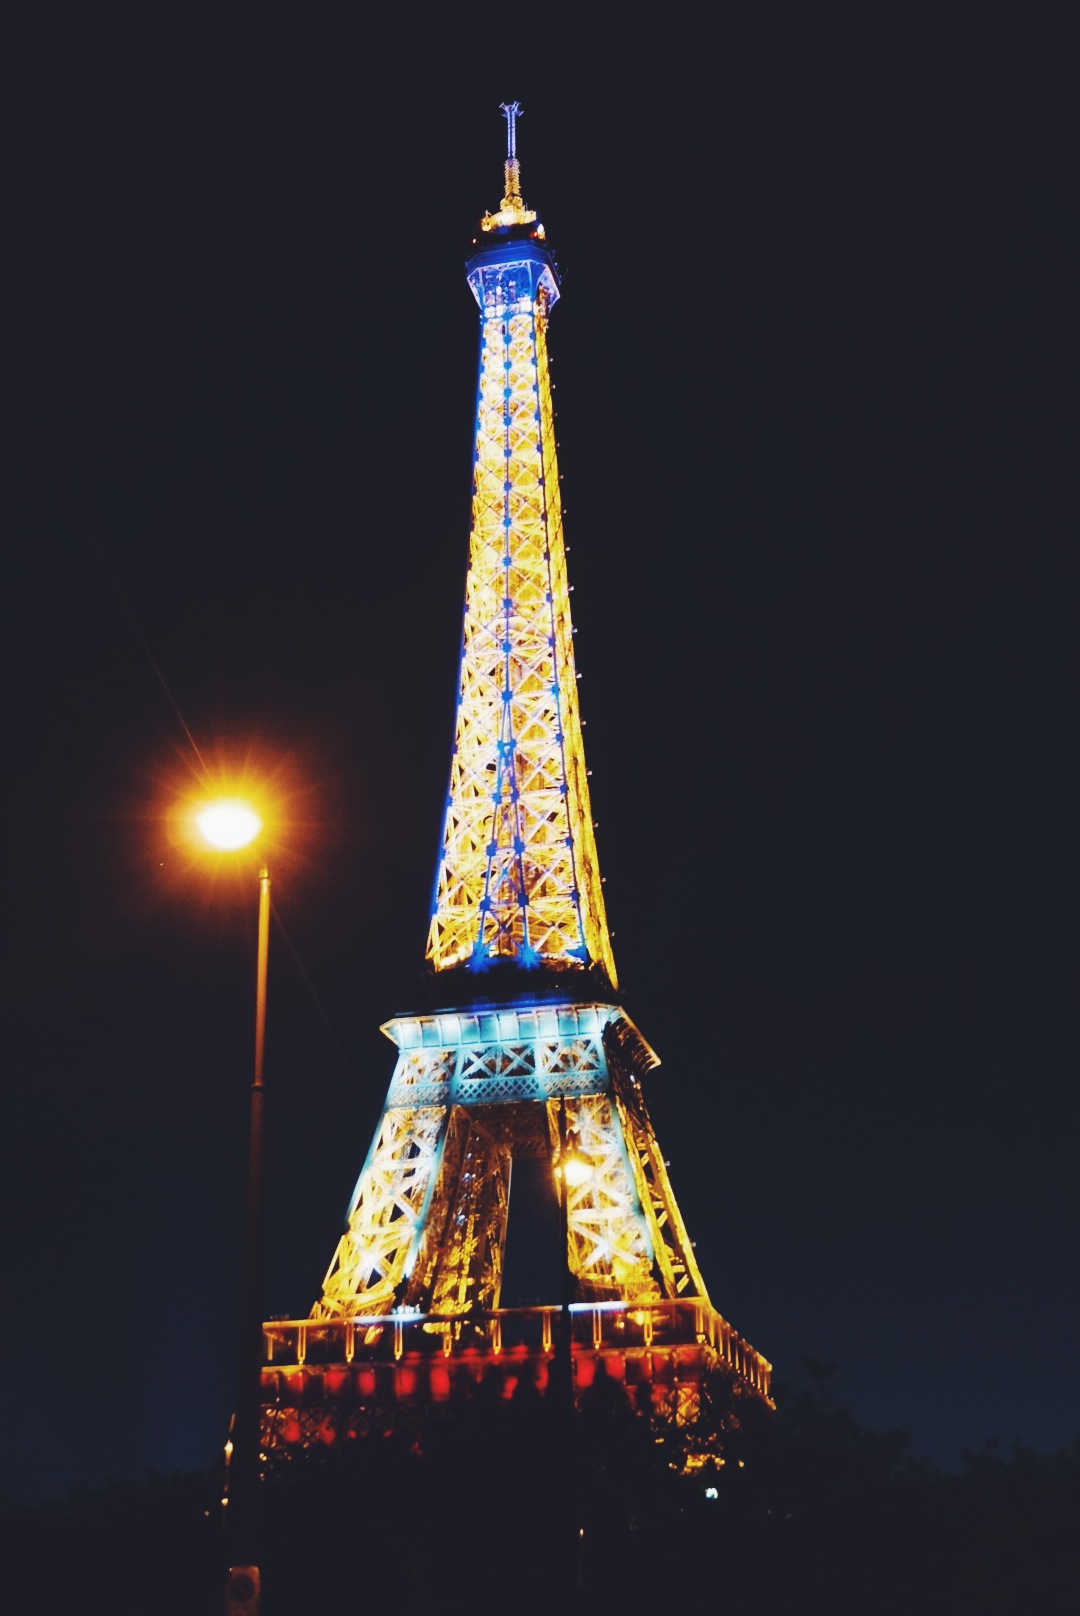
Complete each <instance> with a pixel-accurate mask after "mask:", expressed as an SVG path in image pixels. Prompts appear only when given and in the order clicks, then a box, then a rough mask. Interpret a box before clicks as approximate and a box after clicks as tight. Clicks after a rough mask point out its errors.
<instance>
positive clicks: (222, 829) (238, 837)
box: [195, 800, 262, 853]
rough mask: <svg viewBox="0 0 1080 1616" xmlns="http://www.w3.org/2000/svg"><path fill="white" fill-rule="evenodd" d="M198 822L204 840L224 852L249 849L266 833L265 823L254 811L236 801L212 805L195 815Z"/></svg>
mask: <svg viewBox="0 0 1080 1616" xmlns="http://www.w3.org/2000/svg"><path fill="white" fill-rule="evenodd" d="M195 823H196V825H198V827H199V833H200V835H201V836H202V837H203V839H204V840H205V841H207V842H209V843H210V846H211V847H217V848H220V850H221V851H222V852H223V853H231V852H233V851H234V850H235V849H236V848H238V847H246V846H247V845H248V843H249V842H253V841H254V840H255V838H256V836H257V835H258V834H259V832H260V831H261V830H262V820H261V819H260V818H259V816H258V814H257V813H256V812H255V810H254V808H249V807H248V805H247V803H246V802H236V801H235V800H225V801H222V802H212V803H210V804H209V805H208V806H207V807H206V808H203V809H202V810H201V812H199V813H198V814H196V815H195Z"/></svg>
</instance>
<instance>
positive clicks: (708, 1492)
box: [705, 1487, 720, 1498]
mask: <svg viewBox="0 0 1080 1616" xmlns="http://www.w3.org/2000/svg"><path fill="white" fill-rule="evenodd" d="M705 1497H706V1498H719V1497H720V1494H719V1492H718V1491H717V1490H716V1488H715V1487H706V1489H705Z"/></svg>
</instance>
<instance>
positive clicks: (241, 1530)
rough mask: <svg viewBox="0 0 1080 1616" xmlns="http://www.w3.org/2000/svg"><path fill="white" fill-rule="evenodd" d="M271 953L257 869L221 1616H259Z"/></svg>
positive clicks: (264, 875) (262, 877)
mask: <svg viewBox="0 0 1080 1616" xmlns="http://www.w3.org/2000/svg"><path fill="white" fill-rule="evenodd" d="M269 955H270V872H269V870H268V869H267V867H266V865H265V864H263V865H262V866H261V867H260V869H259V944H258V960H257V964H256V975H255V1064H254V1072H253V1075H252V1080H251V1096H250V1105H249V1111H248V1168H247V1213H246V1218H245V1224H244V1284H243V1291H242V1293H241V1308H240V1384H239V1388H238V1391H237V1399H236V1420H235V1423H234V1425H233V1454H232V1466H231V1469H232V1487H231V1489H230V1502H229V1515H230V1517H231V1519H230V1520H229V1522H228V1537H229V1545H230V1553H229V1559H230V1561H231V1565H230V1568H229V1575H228V1579H227V1581H226V1585H225V1610H226V1613H227V1616H229V1613H232V1612H235V1613H236V1616H241V1613H243V1616H257V1613H258V1610H259V1602H260V1593H261V1576H260V1573H259V1447H260V1435H261V1429H260V1410H261V1403H262V1356H263V1341H262V1327H263V1319H262V1288H263V1287H262V1279H263V1223H264V1191H263V1185H264V1179H265V1170H264V1160H265V1150H264V1141H265V1124H264V1110H265V1103H266V1086H265V1083H264V1081H263V1056H264V1051H265V1047H266V975H267V964H268V960H269Z"/></svg>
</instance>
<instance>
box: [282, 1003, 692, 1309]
mask: <svg viewBox="0 0 1080 1616" xmlns="http://www.w3.org/2000/svg"><path fill="white" fill-rule="evenodd" d="M383 1031H384V1032H385V1033H386V1034H387V1036H388V1037H389V1038H391V1039H392V1040H393V1042H394V1043H395V1044H396V1045H397V1048H398V1058H397V1063H396V1065H395V1068H394V1073H393V1076H392V1078H391V1080H390V1089H389V1093H388V1095H387V1099H386V1104H385V1106H384V1108H383V1113H382V1116H381V1118H380V1120H379V1126H378V1128H377V1129H376V1132H375V1138H374V1140H373V1142H372V1146H371V1149H370V1151H369V1152H368V1157H367V1160H366V1162H365V1163H364V1168H363V1171H362V1172H361V1174H360V1178H359V1181H358V1183H357V1186H356V1191H355V1193H354V1195H353V1198H352V1201H351V1203H350V1206H349V1211H348V1215H347V1223H346V1228H345V1232H344V1234H343V1235H342V1237H341V1240H340V1242H339V1244H338V1248H337V1250H336V1252H335V1253H334V1257H333V1260H332V1262H331V1265H330V1268H329V1269H328V1271H327V1274H326V1278H325V1280H324V1282H323V1290H322V1295H321V1296H320V1298H319V1300H318V1301H317V1302H316V1304H315V1307H314V1309H313V1313H312V1316H313V1317H315V1318H336V1319H348V1318H355V1317H362V1316H368V1315H382V1314H388V1313H391V1312H393V1311H394V1310H395V1309H396V1308H400V1307H403V1306H405V1307H410V1308H413V1309H416V1310H418V1311H421V1312H424V1313H429V1312H435V1313H442V1312H446V1313H464V1312H466V1311H468V1310H470V1309H476V1308H481V1309H485V1310H486V1309H493V1308H497V1307H498V1306H499V1305H500V1300H501V1293H502V1273H503V1257H504V1250H505V1243H506V1226H507V1216H508V1209H509V1203H510V1197H511V1178H512V1168H513V1162H514V1159H515V1157H522V1156H525V1157H528V1158H530V1159H531V1160H533V1161H535V1160H537V1159H538V1158H542V1159H544V1160H546V1161H547V1162H548V1163H549V1164H550V1171H551V1174H552V1180H553V1187H554V1189H555V1192H556V1194H557V1197H558V1199H559V1201H560V1204H561V1208H562V1216H563V1221H564V1228H565V1232H566V1262H567V1265H568V1268H569V1271H570V1274H571V1276H572V1280H573V1285H574V1292H575V1297H576V1299H578V1300H581V1301H616V1302H627V1303H637V1302H643V1303H648V1302H652V1301H659V1300H661V1299H662V1298H665V1297H666V1298H668V1299H670V1300H673V1301H674V1300H678V1299H680V1298H682V1299H688V1298H691V1297H694V1298H699V1299H701V1300H705V1301H707V1300H708V1298H707V1295H706V1292H705V1287H704V1284H703V1281H702V1279H701V1275H700V1272H699V1271H698V1268H697V1265H696V1262H695V1260H694V1256H693V1248H692V1245H691V1243H690V1241H689V1240H688V1238H687V1236H686V1231H685V1228H684V1227H683V1223H682V1219H681V1217H680V1214H679V1209H678V1206H677V1205H676V1203H675V1198H674V1195H673V1194H672V1191H671V1185H670V1183H669V1182H668V1177H667V1167H666V1164H665V1162H664V1160H663V1158H662V1156H661V1154H660V1151H659V1148H658V1146H657V1143H656V1139H655V1136H654V1134H653V1130H652V1124H651V1122H650V1121H649V1117H648V1113H647V1111H646V1108H645V1101H644V1096H643V1094H642V1090H641V1082H640V1076H641V1074H643V1073H644V1072H646V1071H648V1070H650V1069H651V1068H652V1067H654V1066H656V1065H657V1064H658V1061H657V1057H656V1056H655V1055H654V1054H653V1052H652V1050H651V1049H650V1048H649V1046H648V1045H647V1044H646V1042H645V1040H644V1039H643V1038H642V1037H641V1034H640V1033H639V1032H638V1030H637V1028H636V1027H635V1026H634V1024H633V1022H632V1021H631V1020H630V1019H629V1017H628V1016H627V1015H626V1013H625V1012H624V1011H623V1010H621V1009H620V1008H619V1007H618V1006H617V1005H611V1004H602V1003H598V1002H587V1003H582V1002H571V1001H564V1002H562V1003H559V1002H552V1001H550V1000H543V999H538V1000H531V999H525V1000H519V1001H518V1002H516V1003H508V1004H483V1003H481V1004H475V1005H473V1006H471V1007H465V1008H457V1009H446V1010H439V1011H433V1012H432V1013H430V1014H422V1015H411V1016H396V1017H395V1018H394V1019H393V1020H391V1021H389V1022H387V1023H386V1025H385V1027H384V1028H383ZM543 1299H544V1300H550V1301H551V1302H553V1303H554V1302H555V1301H557V1300H559V1298H558V1297H555V1296H553V1297H550V1298H543Z"/></svg>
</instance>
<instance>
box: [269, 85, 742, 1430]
mask: <svg viewBox="0 0 1080 1616" xmlns="http://www.w3.org/2000/svg"><path fill="white" fill-rule="evenodd" d="M501 111H502V113H503V115H504V117H505V119H506V130H507V153H506V162H505V169H504V177H505V187H504V194H503V198H502V203H501V205H500V207H499V210H498V212H496V213H487V214H485V215H484V217H483V219H482V220H481V221H480V227H479V233H478V236H477V238H476V239H475V240H474V243H473V248H474V251H473V254H472V256H471V257H470V258H469V260H468V263H467V276H468V282H469V286H470V288H471V290H472V292H473V295H474V297H475V298H476V301H477V304H478V305H479V309H480V367H479V381H478V387H477V400H476V446H475V460H474V484H473V503H472V534H471V546H470V557H469V568H468V575H467V581H466V591H465V615H464V628H463V635H462V648H461V666H460V681H459V687H458V706H457V717H456V727H455V735H454V745H453V752H452V757H451V766H450V782H449V790H448V793H447V799H446V811H445V819H444V824H443V833H442V843H441V850H440V854H439V858H438V865H437V873H436V880H435V890H434V898H433V903H432V911H431V925H430V930H429V933H428V940H427V956H426V957H427V965H428V981H429V984H430V1005H429V1006H427V1007H423V1008H421V1009H420V1010H418V1011H417V1012H416V1013H413V1014H408V1015H397V1016H394V1017H393V1019H392V1020H390V1021H388V1022H387V1023H386V1025H385V1026H384V1027H383V1029H382V1030H383V1031H384V1032H385V1033H386V1035H387V1036H388V1037H389V1038H390V1039H391V1040H392V1041H393V1043H394V1044H395V1045H396V1047H397V1061H396V1065H395V1067H394V1071H393V1076H392V1077H391V1080H390V1087H389V1092H388V1093H387V1097H386V1103H385V1106H384V1108H383V1112H382V1116H381V1118H380V1120H379V1123H378V1126H377V1128H376V1130H375V1137H374V1140H373V1142H372V1144H371V1148H370V1150H369V1151H368V1155H367V1160H366V1161H365V1163H364V1166H363V1170H362V1171H361V1174H360V1178H359V1182H358V1183H357V1186H356V1190H355V1193H354V1194H353V1197H352V1201H351V1203H350V1206H349V1210H348V1214H347V1220H346V1228H345V1232H344V1233H343V1234H342V1236H341V1239H340V1242H339V1244H338V1247H337V1250H336V1251H335V1252H334V1255H333V1259H332V1261H331V1263H330V1266H329V1269H328V1270H327V1273H326V1277H325V1279H324V1281H323V1286H322V1292H321V1295H320V1296H319V1298H318V1300H317V1301H316V1302H315V1305H314V1307H313V1308H312V1310H311V1313H310V1316H309V1317H308V1318H306V1319H294V1320H273V1321H271V1322H269V1323H267V1324H266V1325H265V1326H264V1347H265V1359H264V1365H265V1366H264V1369H263V1443H264V1448H265V1449H266V1450H267V1452H268V1453H270V1454H283V1453H286V1452H288V1451H289V1450H292V1451H297V1449H303V1448H306V1447H310V1446H312V1445H315V1444H318V1443H325V1444H327V1445H333V1444H335V1443H338V1442H341V1441H344V1440H347V1439H348V1437H349V1436H350V1435H351V1436H355V1435H357V1434H361V1433H362V1432H364V1431H365V1430H367V1429H373V1428H375V1426H374V1425H373V1424H372V1422H373V1421H374V1422H375V1424H376V1425H378V1427H379V1428H383V1426H384V1425H385V1421H386V1417H387V1410H388V1409H389V1410H393V1409H398V1410H400V1409H402V1408H414V1409H415V1408H416V1407H418V1406H421V1405H424V1404H425V1403H431V1402H445V1401H447V1400H452V1399H454V1398H455V1397H467V1396H470V1395H472V1394H473V1393H474V1392H475V1390H476V1388H477V1386H478V1385H479V1384H480V1383H481V1382H484V1381H486V1382H487V1383H488V1384H489V1385H490V1384H492V1383H494V1385H495V1388H496V1391H497V1393H498V1394H499V1395H502V1396H505V1397H512V1396H513V1395H514V1393H515V1391H516V1390H517V1388H518V1386H520V1385H521V1384H522V1382H523V1381H524V1382H527V1383H528V1385H529V1387H530V1389H532V1390H534V1391H536V1392H539V1394H540V1395H545V1396H546V1395H548V1392H549V1389H552V1388H557V1387H559V1386H561V1387H562V1391H563V1393H564V1395H565V1396H568V1397H570V1398H574V1397H579V1396H580V1395H581V1393H582V1392H583V1391H584V1390H585V1389H586V1388H588V1387H589V1386H590V1385H591V1384H592V1383H593V1381H594V1379H595V1377H596V1375H597V1373H598V1372H599V1371H600V1366H602V1370H603V1373H605V1374H606V1375H607V1376H608V1377H609V1378H610V1379H613V1380H614V1381H615V1382H617V1383H620V1384H622V1385H623V1386H625V1388H626V1391H627V1395H628V1396H629V1397H630V1398H631V1399H632V1400H633V1401H634V1403H635V1405H636V1406H637V1407H639V1408H645V1409H647V1410H649V1411H651V1412H652V1413H654V1414H656V1415H658V1416H659V1417H660V1418H662V1419H666V1420H669V1421H671V1422H674V1423H678V1424H684V1423H687V1422H692V1421H693V1419H694V1418H695V1417H696V1412H697V1409H698V1406H699V1399H700V1389H701V1386H702V1385H703V1383H704V1381H705V1379H706V1378H707V1377H709V1376H712V1377H714V1379H715V1377H717V1376H719V1377H720V1378H721V1379H722V1380H723V1381H724V1383H725V1385H727V1387H728V1388H729V1389H730V1390H731V1391H732V1393H733V1395H737V1396H750V1397H753V1398H759V1399H763V1400H764V1401H766V1402H768V1401H769V1376H770V1365H769V1364H768V1363H767V1362H766V1361H765V1359H764V1358H762V1357H761V1356H760V1354H758V1353H757V1352H756V1351H755V1350H754V1349H753V1348H752V1347H751V1346H750V1345H749V1344H748V1343H747V1342H746V1341H744V1340H743V1339H742V1338H741V1337H740V1336H739V1335H738V1334H737V1333H736V1332H735V1331H734V1330H733V1329H732V1328H731V1326H730V1325H729V1324H728V1323H727V1322H726V1320H724V1319H723V1318H722V1317H721V1316H720V1314H719V1313H717V1312H716V1310H715V1309H714V1308H713V1306H712V1303H711V1302H710V1300H709V1295H708V1292H707V1291H706V1288H705V1283H704V1280H703V1279H702V1276H701V1273H700V1271H699V1269H698V1265H697V1262H696V1260H695V1256H694V1248H693V1243H692V1242H691V1241H690V1240H689V1238H688V1237H687V1233H686V1229H685V1226H684V1224H683V1219H682V1216H681V1215H680V1212H679V1208H678V1205H677V1204H676V1201H675V1196H674V1194H673V1193H672V1188H671V1184H670V1182H669V1179H668V1173H667V1167H666V1164H665V1162H664V1158H663V1156H662V1154H661V1152H660V1148H659V1145H658V1144H657V1140H656V1136H655V1134H654V1132H653V1128H652V1124H651V1122H650V1120H649V1113H648V1111H647V1109H646V1105H645V1099H644V1095H643V1092H642V1090H643V1079H644V1078H645V1076H646V1075H647V1074H648V1073H649V1072H651V1071H652V1070H653V1069H654V1068H655V1067H656V1066H657V1065H658V1064H659V1061H658V1058H657V1056H656V1055H655V1054H654V1053H653V1051H652V1050H651V1049H650V1047H649V1045H648V1044H647V1043H646V1041H645V1039H644V1038H643V1037H642V1035H641V1034H640V1033H639V1031H638V1029H637V1028H636V1027H635V1026H634V1023H633V1022H632V1021H631V1020H630V1018H629V1016H627V1014H626V1012H625V1011H624V1010H623V1009H622V1008H621V1006H620V1005H619V1002H618V992H617V990H618V981H617V977H616V971H615V962H614V959H613V957H612V951H611V941H610V936H609V932H608V925H607V918H606V914H605V908H604V896H603V889H602V886H601V877H600V868H599V863H598V860H597V853H596V840H595V836H594V822H593V819H592V814H591V809H590V804H589V785H588V771H587V770H586V767H585V756H584V748H583V745H582V724H581V717H580V711H579V705H578V692H577V675H576V672H575V667H574V648H573V638H572V636H573V632H574V630H573V628H572V626H571V621H570V594H569V586H568V583H567V575H566V552H565V546H564V542H563V521H562V511H561V504H560V494H559V473H558V466H557V461H556V452H555V428H554V419H553V411H552V400H551V384H550V379H549V372H548V349H547V330H548V321H549V318H550V315H551V311H552V309H553V307H554V305H555V303H556V301H557V300H558V297H559V280H558V275H557V271H556V267H555V263H554V260H553V258H552V256H551V253H550V251H549V249H548V247H547V245H546V242H545V233H544V227H543V225H542V224H541V222H540V220H539V219H538V218H537V215H536V213H535V212H534V211H533V210H532V209H530V208H527V207H526V206H525V203H524V201H523V199H522V192H521V174H520V166H519V162H518V157H517V142H516V133H517V119H518V117H519V115H520V112H521V108H520V107H519V105H518V104H517V103H516V102H513V103H510V104H509V105H504V106H503V107H502V108H501ZM529 1162H532V1163H533V1164H534V1166H533V1168H532V1172H533V1175H534V1180H535V1174H536V1172H537V1166H536V1165H535V1164H539V1171H540V1172H541V1173H543V1174H544V1175H546V1177H547V1182H548V1184H549V1186H553V1188H554V1192H555V1196H556V1198H557V1204H558V1208H559V1213H558V1224H557V1229H558V1242H557V1244H558V1249H559V1255H560V1265H561V1269H562V1278H561V1282H560V1283H559V1284H558V1285H557V1287H556V1294H554V1295H552V1296H551V1297H550V1298H549V1299H548V1300H546V1301H545V1302H543V1303H540V1304H531V1305H529V1306H523V1307H514V1306H509V1307H503V1306H502V1305H501V1302H502V1291H503V1279H504V1267H505V1259H506V1235H507V1225H508V1211H509V1208H510V1206H511V1205H512V1203H513V1182H514V1176H515V1168H517V1171H518V1174H519V1176H520V1175H523V1174H525V1175H526V1176H527V1169H526V1164H527V1163H529Z"/></svg>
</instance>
